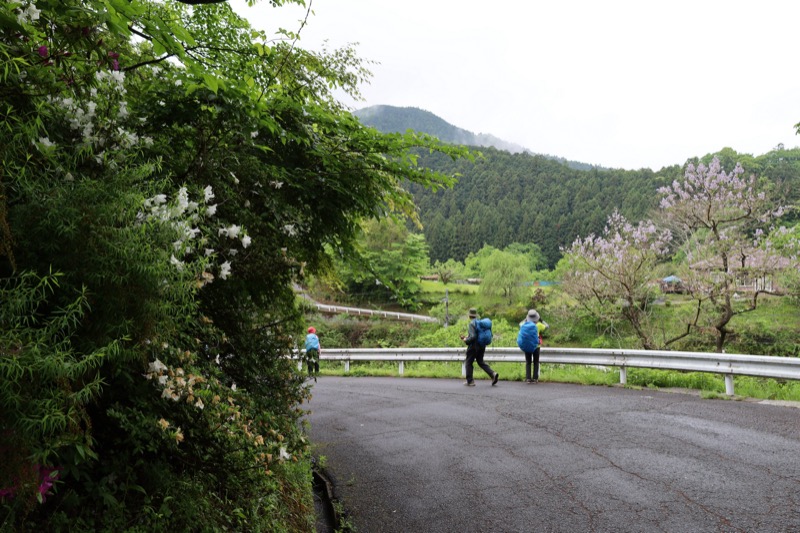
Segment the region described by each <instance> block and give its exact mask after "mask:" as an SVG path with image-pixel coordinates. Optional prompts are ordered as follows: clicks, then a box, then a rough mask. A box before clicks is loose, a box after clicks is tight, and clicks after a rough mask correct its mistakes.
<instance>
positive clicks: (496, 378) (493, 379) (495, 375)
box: [492, 372, 500, 387]
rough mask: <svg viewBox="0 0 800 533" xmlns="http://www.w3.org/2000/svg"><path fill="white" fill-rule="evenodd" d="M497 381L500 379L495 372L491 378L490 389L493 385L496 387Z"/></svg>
mask: <svg viewBox="0 0 800 533" xmlns="http://www.w3.org/2000/svg"><path fill="white" fill-rule="evenodd" d="M498 379H500V374H498V373H497V372H495V373H494V377H493V378H492V387H494V386H495V385H497V380H498Z"/></svg>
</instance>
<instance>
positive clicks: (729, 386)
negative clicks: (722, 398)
mask: <svg viewBox="0 0 800 533" xmlns="http://www.w3.org/2000/svg"><path fill="white" fill-rule="evenodd" d="M725 394H727V395H728V396H733V375H732V374H725Z"/></svg>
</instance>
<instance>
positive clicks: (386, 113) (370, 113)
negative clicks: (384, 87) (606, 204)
mask: <svg viewBox="0 0 800 533" xmlns="http://www.w3.org/2000/svg"><path fill="white" fill-rule="evenodd" d="M353 114H354V115H355V116H356V117H358V119H359V120H360V121H361V122H362V123H363V124H366V125H367V126H371V127H373V128H375V129H376V130H378V131H382V132H384V133H405V132H406V131H407V130H414V131H418V132H421V133H427V134H428V135H433V136H434V137H436V138H437V139H439V140H440V141H442V142H446V143H449V144H462V145H465V146H480V147H493V148H497V149H498V150H505V151H507V152H510V153H512V154H515V153H527V154H531V155H533V152H531V150H529V149H527V148H525V147H524V146H520V145H518V144H514V143H511V142H508V141H504V140H503V139H500V138H498V137H495V136H494V135H490V134H488V133H472V132H471V131H467V130H465V129H462V128H459V127H457V126H453V125H452V124H450V123H449V122H447V121H445V120H444V119H442V118H440V117H438V116H436V115H434V114H433V113H431V112H430V111H425V110H423V109H419V108H416V107H395V106H390V105H376V106H371V107H365V108H363V109H359V110H357V111H354V112H353ZM541 155H543V156H544V157H546V158H548V159H553V160H556V161H560V162H562V163H565V164H566V165H567V166H569V167H572V168H576V169H581V170H590V169H591V168H593V167H594V165H590V164H588V163H581V162H579V161H569V160H567V159H564V158H563V157H557V156H552V155H545V154H541ZM598 168H599V167H598Z"/></svg>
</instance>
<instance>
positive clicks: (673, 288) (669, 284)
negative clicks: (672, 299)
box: [659, 276, 688, 294]
mask: <svg viewBox="0 0 800 533" xmlns="http://www.w3.org/2000/svg"><path fill="white" fill-rule="evenodd" d="M659 286H660V287H661V292H663V293H665V294H684V293H686V292H688V291H687V290H686V286H685V285H684V284H683V282H682V281H681V278H679V277H678V276H667V277H666V278H664V279H662V280H661V281H659Z"/></svg>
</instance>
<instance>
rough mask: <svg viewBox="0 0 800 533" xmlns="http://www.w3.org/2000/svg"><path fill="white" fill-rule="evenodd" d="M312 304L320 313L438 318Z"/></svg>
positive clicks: (433, 320) (417, 320)
mask: <svg viewBox="0 0 800 533" xmlns="http://www.w3.org/2000/svg"><path fill="white" fill-rule="evenodd" d="M313 305H314V307H316V308H317V311H319V312H320V313H328V314H335V315H338V314H347V315H356V316H377V317H381V318H389V319H393V320H404V321H407V322H439V319H437V318H434V317H432V316H425V315H414V314H411V313H397V312H395V311H381V310H379V309H361V308H359V307H344V306H342V305H326V304H321V303H316V302H313Z"/></svg>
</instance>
